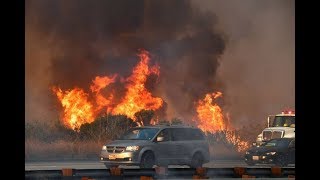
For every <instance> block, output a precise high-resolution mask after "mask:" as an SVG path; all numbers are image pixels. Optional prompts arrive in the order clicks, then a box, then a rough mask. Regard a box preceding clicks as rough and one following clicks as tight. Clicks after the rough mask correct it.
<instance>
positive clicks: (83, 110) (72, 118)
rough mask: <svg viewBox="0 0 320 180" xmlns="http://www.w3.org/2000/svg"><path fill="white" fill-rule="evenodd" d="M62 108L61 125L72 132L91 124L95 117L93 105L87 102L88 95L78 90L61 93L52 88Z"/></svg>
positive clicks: (59, 90)
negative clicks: (83, 125) (82, 125)
mask: <svg viewBox="0 0 320 180" xmlns="http://www.w3.org/2000/svg"><path fill="white" fill-rule="evenodd" d="M52 90H53V91H54V92H55V93H56V95H57V97H58V99H59V100H60V102H61V104H62V106H63V107H64V115H63V124H64V125H65V126H66V127H69V128H71V129H73V130H75V129H76V128H79V127H80V126H81V124H84V123H91V122H93V121H94V118H95V115H94V111H93V105H92V104H91V103H90V102H89V101H88V94H86V93H85V92H84V91H83V90H82V89H80V88H74V89H72V90H70V91H65V92H62V90H61V89H60V88H56V87H53V88H52Z"/></svg>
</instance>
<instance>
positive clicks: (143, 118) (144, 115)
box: [134, 109, 154, 126]
mask: <svg viewBox="0 0 320 180" xmlns="http://www.w3.org/2000/svg"><path fill="white" fill-rule="evenodd" d="M153 116H154V111H153V110H145V109H143V110H141V111H138V112H136V113H135V114H134V117H136V120H137V121H138V122H142V125H143V126H148V125H150V121H151V119H152V118H153Z"/></svg>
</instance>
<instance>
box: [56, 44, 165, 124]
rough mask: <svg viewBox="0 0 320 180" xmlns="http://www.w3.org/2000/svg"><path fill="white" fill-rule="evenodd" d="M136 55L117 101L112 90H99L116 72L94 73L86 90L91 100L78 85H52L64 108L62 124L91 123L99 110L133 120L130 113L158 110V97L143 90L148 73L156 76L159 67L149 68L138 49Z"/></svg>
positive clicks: (145, 54) (148, 57) (106, 84)
mask: <svg viewBox="0 0 320 180" xmlns="http://www.w3.org/2000/svg"><path fill="white" fill-rule="evenodd" d="M138 57H139V60H140V61H139V63H138V64H137V65H136V66H135V67H134V68H133V71H132V74H131V76H129V77H128V78H126V79H125V80H124V81H123V83H125V87H126V93H125V96H124V97H122V98H121V97H120V98H119V97H118V99H121V101H120V103H117V104H116V103H115V100H114V99H115V97H114V95H113V93H109V94H107V95H105V94H102V93H101V91H102V90H103V89H104V88H106V87H107V86H109V85H110V84H111V83H114V82H115V81H116V78H117V76H118V75H117V74H114V75H110V76H104V77H101V76H96V77H95V79H94V80H93V81H92V84H91V85H90V90H91V92H92V93H93V96H90V97H92V98H91V99H89V94H87V93H85V92H84V90H82V89H80V88H74V89H72V90H69V91H65V92H63V91H62V90H61V89H60V88H56V87H54V88H52V90H53V92H54V93H55V94H56V96H57V98H58V99H59V101H60V103H61V105H62V107H63V108H64V112H63V117H62V119H63V124H64V125H65V126H66V127H68V128H71V129H73V130H75V129H76V128H79V127H80V126H81V125H82V124H84V123H91V122H93V121H94V119H95V118H96V116H97V115H98V114H99V113H101V112H102V111H106V112H111V114H124V115H126V116H128V117H130V118H131V119H133V120H135V117H134V114H135V113H136V112H138V111H140V110H142V109H145V110H157V109H159V108H160V107H161V106H162V104H163V100H162V99H161V98H159V97H153V96H152V94H151V93H150V92H149V91H148V90H147V89H146V87H145V83H146V81H147V78H148V76H149V75H152V74H155V75H157V76H159V74H160V67H159V66H158V65H154V66H151V67H149V61H150V55H149V53H148V51H146V50H141V51H140V53H139V54H138ZM119 79H120V82H122V79H124V78H122V77H120V78H119ZM111 92H113V91H111Z"/></svg>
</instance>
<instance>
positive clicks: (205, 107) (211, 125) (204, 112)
mask: <svg viewBox="0 0 320 180" xmlns="http://www.w3.org/2000/svg"><path fill="white" fill-rule="evenodd" d="M220 96H222V93H221V92H217V93H212V94H206V96H205V98H204V99H203V100H199V102H198V107H197V113H198V118H199V120H200V121H199V126H198V127H199V128H200V129H202V130H203V131H209V132H216V131H220V130H223V129H225V128H226V125H225V123H224V119H223V114H222V110H221V108H220V107H219V106H218V105H217V104H212V102H213V100H214V99H216V98H218V97H220Z"/></svg>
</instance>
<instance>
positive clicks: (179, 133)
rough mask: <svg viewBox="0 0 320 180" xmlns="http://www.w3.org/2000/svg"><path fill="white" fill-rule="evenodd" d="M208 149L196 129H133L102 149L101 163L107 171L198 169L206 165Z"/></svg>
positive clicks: (152, 127) (176, 127)
mask: <svg viewBox="0 0 320 180" xmlns="http://www.w3.org/2000/svg"><path fill="white" fill-rule="evenodd" d="M209 160H210V153H209V145H208V141H207V138H206V136H205V134H204V133H203V132H202V131H201V130H200V129H199V128H195V127H190V126H183V125H155V126H143V127H134V128H131V129H129V130H128V131H126V132H125V133H124V134H123V135H122V136H121V137H120V138H119V139H117V140H114V141H112V142H110V143H108V144H106V145H104V146H103V147H102V150H101V154H100V161H101V162H102V163H104V164H105V166H106V167H107V168H110V167H114V166H119V165H135V166H140V168H152V167H153V166H154V165H157V166H168V165H188V166H190V167H192V168H196V167H201V166H202V165H203V164H204V163H207V162H209Z"/></svg>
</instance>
